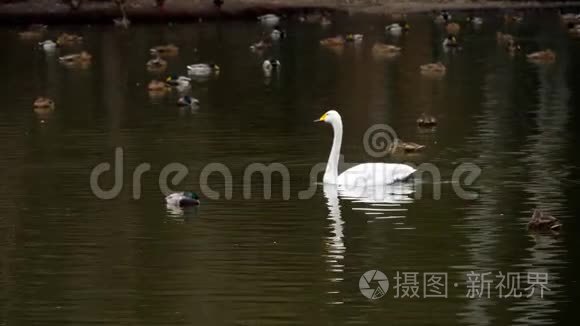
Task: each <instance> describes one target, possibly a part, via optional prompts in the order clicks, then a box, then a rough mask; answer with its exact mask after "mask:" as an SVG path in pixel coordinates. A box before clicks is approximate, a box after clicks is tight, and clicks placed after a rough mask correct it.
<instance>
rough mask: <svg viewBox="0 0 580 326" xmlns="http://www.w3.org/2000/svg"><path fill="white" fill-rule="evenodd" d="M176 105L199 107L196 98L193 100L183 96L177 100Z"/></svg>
mask: <svg viewBox="0 0 580 326" xmlns="http://www.w3.org/2000/svg"><path fill="white" fill-rule="evenodd" d="M177 105H179V106H189V107H192V108H193V107H197V106H198V105H199V101H198V100H197V99H196V98H193V97H191V96H189V95H185V96H182V97H180V98H179V99H178V100H177Z"/></svg>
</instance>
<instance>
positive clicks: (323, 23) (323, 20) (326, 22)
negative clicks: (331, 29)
mask: <svg viewBox="0 0 580 326" xmlns="http://www.w3.org/2000/svg"><path fill="white" fill-rule="evenodd" d="M330 25H332V20H330V18H328V17H326V16H324V15H323V16H322V17H321V18H320V26H322V27H328V26H330Z"/></svg>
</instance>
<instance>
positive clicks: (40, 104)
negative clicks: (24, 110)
mask: <svg viewBox="0 0 580 326" xmlns="http://www.w3.org/2000/svg"><path fill="white" fill-rule="evenodd" d="M32 106H33V107H34V110H54V101H53V100H52V99H50V98H48V97H43V96H41V97H38V98H36V100H34V103H32Z"/></svg>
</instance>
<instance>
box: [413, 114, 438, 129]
mask: <svg viewBox="0 0 580 326" xmlns="http://www.w3.org/2000/svg"><path fill="white" fill-rule="evenodd" d="M417 125H418V126H419V127H426V128H431V127H435V126H436V125H437V119H436V118H435V117H434V116H432V115H429V114H426V113H423V114H421V116H419V118H417Z"/></svg>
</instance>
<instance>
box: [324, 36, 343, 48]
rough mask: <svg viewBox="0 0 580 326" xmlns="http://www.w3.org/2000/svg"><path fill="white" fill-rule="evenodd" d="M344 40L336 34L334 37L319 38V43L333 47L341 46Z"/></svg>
mask: <svg viewBox="0 0 580 326" xmlns="http://www.w3.org/2000/svg"><path fill="white" fill-rule="evenodd" d="M344 42H345V40H344V37H342V36H341V35H337V36H334V37H328V38H325V39H322V40H320V45H323V46H329V47H335V46H343V45H344Z"/></svg>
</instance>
